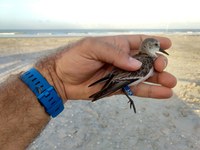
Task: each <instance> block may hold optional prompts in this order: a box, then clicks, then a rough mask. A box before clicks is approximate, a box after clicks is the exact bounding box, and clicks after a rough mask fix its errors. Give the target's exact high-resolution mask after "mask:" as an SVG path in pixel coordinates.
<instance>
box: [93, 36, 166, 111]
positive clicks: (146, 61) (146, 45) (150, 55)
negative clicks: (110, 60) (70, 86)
mask: <svg viewBox="0 0 200 150" xmlns="http://www.w3.org/2000/svg"><path fill="white" fill-rule="evenodd" d="M158 52H162V53H165V54H167V55H168V53H167V52H165V51H164V50H162V49H161V48H160V42H159V41H158V40H156V39H154V38H147V39H145V40H144V41H143V42H142V44H141V45H140V48H139V53H138V54H136V55H134V56H132V57H133V58H135V59H137V60H139V61H141V62H142V66H141V68H140V69H139V70H137V71H132V72H130V71H125V70H122V69H119V68H114V69H113V70H112V72H111V73H109V74H108V75H106V76H105V77H103V78H101V79H99V80H97V81H96V82H94V83H92V84H91V85H89V87H91V86H93V85H95V84H98V83H100V82H105V81H106V82H105V85H104V86H103V87H102V89H101V90H100V91H99V92H97V93H95V94H93V95H91V96H90V97H89V98H93V99H92V101H96V100H98V99H100V98H103V97H105V96H107V95H110V94H112V93H114V92H116V91H118V90H120V89H122V91H123V92H124V94H125V95H126V96H127V98H128V99H129V102H130V108H131V107H133V109H134V112H135V113H136V108H135V105H134V102H133V100H132V99H131V98H130V97H129V96H131V95H133V93H132V91H131V90H130V88H129V86H128V85H137V84H139V83H141V82H143V81H145V80H147V79H148V78H149V77H151V76H152V75H153V72H154V68H153V63H154V60H155V59H156V58H157V57H158V56H157V53H158Z"/></svg>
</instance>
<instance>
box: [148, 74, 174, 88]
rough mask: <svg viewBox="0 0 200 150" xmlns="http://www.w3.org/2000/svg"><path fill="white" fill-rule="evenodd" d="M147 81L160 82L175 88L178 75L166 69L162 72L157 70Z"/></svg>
mask: <svg viewBox="0 0 200 150" xmlns="http://www.w3.org/2000/svg"><path fill="white" fill-rule="evenodd" d="M147 81H148V82H152V83H156V84H160V85H162V86H165V87H168V88H173V87H175V86H176V84H177V79H176V77H174V76H173V75H172V74H170V73H168V72H165V71H164V72H161V73H158V72H155V73H154V75H153V76H152V77H150V78H149V79H148V80H147Z"/></svg>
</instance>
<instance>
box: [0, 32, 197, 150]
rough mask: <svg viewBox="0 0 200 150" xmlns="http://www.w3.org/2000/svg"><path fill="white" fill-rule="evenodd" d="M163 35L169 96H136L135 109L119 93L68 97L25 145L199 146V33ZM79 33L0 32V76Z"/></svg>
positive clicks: (112, 149) (65, 149) (162, 149)
mask: <svg viewBox="0 0 200 150" xmlns="http://www.w3.org/2000/svg"><path fill="white" fill-rule="evenodd" d="M165 36H167V37H169V38H170V39H171V40H172V43H173V46H172V47H171V48H170V51H168V52H169V54H170V56H169V57H168V59H169V65H168V68H167V69H166V70H167V71H169V72H172V73H173V74H174V75H175V76H176V77H177V79H178V84H177V86H176V87H175V88H174V96H173V97H172V98H170V99H169V100H155V99H145V98H139V97H134V100H135V104H136V107H137V110H138V112H137V114H134V112H133V111H132V110H130V109H129V105H128V104H127V98H126V97H125V96H123V95H122V96H112V97H109V98H104V99H103V100H101V101H97V102H95V103H91V102H86V101H69V102H67V103H66V104H65V110H64V112H63V113H62V114H61V115H60V116H59V117H57V118H56V119H52V120H51V121H50V123H49V124H48V126H47V128H45V129H44V131H43V132H42V133H41V135H40V136H39V137H38V138H37V139H36V140H35V141H34V142H33V143H32V144H31V145H30V147H29V148H28V149H29V150H34V149H40V150H49V149H59V150H71V149H74V150H75V149H76V150H83V149H87V150H94V149H95V150H102V149H106V150H116V149H119V150H131V149H134V150H144V149H148V150H156V149H158V150H168V149H169V150H172V149H174V150H179V149H180V150H188V149H194V150H197V149H200V67H199V65H200V36H195V35H193V36H191V35H165ZM77 39H78V38H66V37H59V38H0V82H2V81H3V80H5V79H6V78H7V76H9V75H10V74H11V73H16V72H19V71H20V70H24V69H27V68H28V67H30V66H31V64H32V63H34V62H35V61H36V60H37V59H38V57H42V56H44V55H47V54H48V53H50V52H51V51H52V50H51V49H53V48H56V47H59V46H61V45H64V44H68V43H69V42H72V41H74V40H77Z"/></svg>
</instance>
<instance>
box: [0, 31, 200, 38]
mask: <svg viewBox="0 0 200 150" xmlns="http://www.w3.org/2000/svg"><path fill="white" fill-rule="evenodd" d="M121 34H126V35H130V34H148V35H149V34H167V35H171V34H172V35H174V34H178V35H200V29H39V30H35V29H24V30H22V29H16V30H0V38H6V37H14V38H18V37H25V38H29V37H31V38H32V37H45V38H47V37H85V36H107V35H121Z"/></svg>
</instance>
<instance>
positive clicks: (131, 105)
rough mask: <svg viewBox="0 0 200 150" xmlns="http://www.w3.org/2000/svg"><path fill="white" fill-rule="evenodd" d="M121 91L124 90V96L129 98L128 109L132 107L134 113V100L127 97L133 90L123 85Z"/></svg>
mask: <svg viewBox="0 0 200 150" xmlns="http://www.w3.org/2000/svg"><path fill="white" fill-rule="evenodd" d="M122 91H123V92H124V94H125V95H126V97H127V98H128V99H129V101H128V103H130V109H131V107H133V110H134V112H135V113H136V107H135V104H134V101H133V100H132V99H131V98H130V97H129V95H130V96H132V95H133V92H132V91H131V89H130V88H129V86H125V87H123V88H122Z"/></svg>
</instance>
